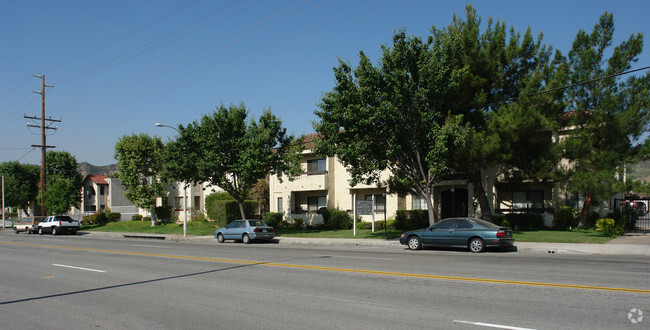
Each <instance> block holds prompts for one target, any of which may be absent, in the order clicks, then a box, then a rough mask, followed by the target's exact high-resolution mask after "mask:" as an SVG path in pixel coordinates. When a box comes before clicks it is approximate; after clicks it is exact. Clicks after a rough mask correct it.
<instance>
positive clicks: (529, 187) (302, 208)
mask: <svg viewBox="0 0 650 330" xmlns="http://www.w3.org/2000/svg"><path fill="white" fill-rule="evenodd" d="M540 134H542V135H543V136H544V138H549V139H552V140H553V141H554V142H557V141H558V140H560V139H562V138H563V135H566V134H570V130H564V131H560V132H551V131H545V132H540ZM310 138H311V137H308V138H307V139H306V145H307V148H308V149H307V150H305V151H303V161H302V166H303V170H304V173H303V174H302V175H301V176H299V177H298V178H296V179H295V180H293V181H289V180H288V179H286V178H284V180H282V182H280V180H278V178H277V176H275V175H272V176H271V177H270V180H269V195H270V204H271V205H270V211H271V212H280V213H282V214H283V215H284V219H285V220H287V221H290V222H291V221H293V219H303V221H304V223H305V224H306V225H316V224H320V223H322V222H323V217H322V215H321V214H320V213H319V210H320V209H322V208H328V209H338V210H343V211H348V212H350V214H352V213H353V206H354V200H355V199H372V197H373V195H374V198H375V202H376V206H375V220H383V219H384V216H385V217H386V218H392V217H395V214H396V211H397V210H413V209H426V208H427V207H426V202H425V200H424V199H423V197H421V196H418V195H406V196H399V195H397V194H388V193H387V187H386V184H385V182H386V181H387V179H388V178H389V175H390V173H389V172H388V171H384V172H382V173H381V176H380V180H379V183H378V184H375V185H364V184H360V185H357V186H354V187H352V186H350V184H349V180H350V178H351V177H350V174H349V172H348V170H347V169H346V168H345V167H344V166H343V164H341V162H340V161H338V159H337V158H336V157H322V156H319V155H316V154H314V153H313V150H312V149H310V148H311V143H310V142H309V141H307V140H308V139H310ZM565 165H566V166H568V164H565ZM451 177H452V179H449V180H446V181H442V182H439V183H437V184H436V185H435V186H434V192H433V205H434V208H435V214H436V219H445V218H449V217H464V216H469V217H478V216H480V214H481V213H482V212H481V210H480V206H479V203H478V201H477V200H476V199H475V198H474V185H473V184H472V183H470V182H468V181H467V180H466V179H462V178H458V179H453V175H452V176H451ZM481 177H482V179H483V182H482V184H483V188H484V189H485V192H486V197H487V199H488V203H489V205H490V212H491V214H508V213H529V212H531V213H539V214H542V217H543V219H544V223H545V225H546V226H549V227H550V226H551V225H552V222H553V213H554V212H555V210H556V208H557V207H560V206H562V205H568V206H572V207H575V208H578V207H580V205H581V199H580V196H576V195H575V194H570V193H569V192H568V190H567V189H566V188H567V183H566V182H534V181H528V182H509V181H508V180H507V179H506V176H505V175H504V174H503V171H501V172H498V171H497V169H489V170H483V171H482V172H481ZM614 198H622V196H618V195H616V196H612V198H610V200H608V201H602V203H599V204H596V205H593V208H594V209H595V210H596V211H599V212H600V213H601V214H606V213H607V212H611V211H613V208H612V207H613V204H614V202H613V201H614ZM362 219H363V220H364V221H370V220H371V216H365V215H364V216H362Z"/></svg>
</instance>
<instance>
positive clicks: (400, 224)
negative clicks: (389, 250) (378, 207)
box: [395, 210, 429, 230]
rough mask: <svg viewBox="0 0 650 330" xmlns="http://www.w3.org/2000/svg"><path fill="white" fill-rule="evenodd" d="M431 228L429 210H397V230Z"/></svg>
mask: <svg viewBox="0 0 650 330" xmlns="http://www.w3.org/2000/svg"><path fill="white" fill-rule="evenodd" d="M428 226H429V212H428V211H427V210H397V216H396V217H395V229H398V230H412V229H420V228H426V227H428Z"/></svg>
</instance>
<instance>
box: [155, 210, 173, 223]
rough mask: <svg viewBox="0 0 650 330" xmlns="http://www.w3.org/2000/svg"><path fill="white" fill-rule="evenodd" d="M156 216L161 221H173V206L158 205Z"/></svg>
mask: <svg viewBox="0 0 650 330" xmlns="http://www.w3.org/2000/svg"><path fill="white" fill-rule="evenodd" d="M155 210H156V217H157V218H158V221H160V222H171V221H172V207H171V206H157V207H156V208H155Z"/></svg>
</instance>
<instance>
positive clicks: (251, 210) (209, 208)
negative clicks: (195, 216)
mask: <svg viewBox="0 0 650 330" xmlns="http://www.w3.org/2000/svg"><path fill="white" fill-rule="evenodd" d="M212 195H214V194H212ZM212 195H210V196H212ZM210 196H208V197H210ZM205 205H206V213H207V214H208V218H209V219H210V220H213V221H215V222H216V223H217V225H218V226H220V227H224V226H226V225H227V224H228V223H230V222H231V221H233V220H235V219H240V218H241V212H240V211H239V203H237V201H235V200H223V199H222V200H218V199H215V200H211V201H210V202H209V203H208V200H207V198H206V202H205ZM243 206H244V212H245V213H246V215H247V218H252V216H253V215H254V214H255V212H256V211H257V209H258V206H259V202H258V201H244V203H243Z"/></svg>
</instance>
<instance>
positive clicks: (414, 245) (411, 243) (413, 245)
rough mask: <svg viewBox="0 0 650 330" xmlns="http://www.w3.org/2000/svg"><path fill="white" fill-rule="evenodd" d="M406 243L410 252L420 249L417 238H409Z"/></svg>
mask: <svg viewBox="0 0 650 330" xmlns="http://www.w3.org/2000/svg"><path fill="white" fill-rule="evenodd" d="M406 243H407V246H408V247H409V249H411V250H419V249H421V248H422V241H420V238H419V237H417V236H411V237H409V238H408V240H407V241H406Z"/></svg>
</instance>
